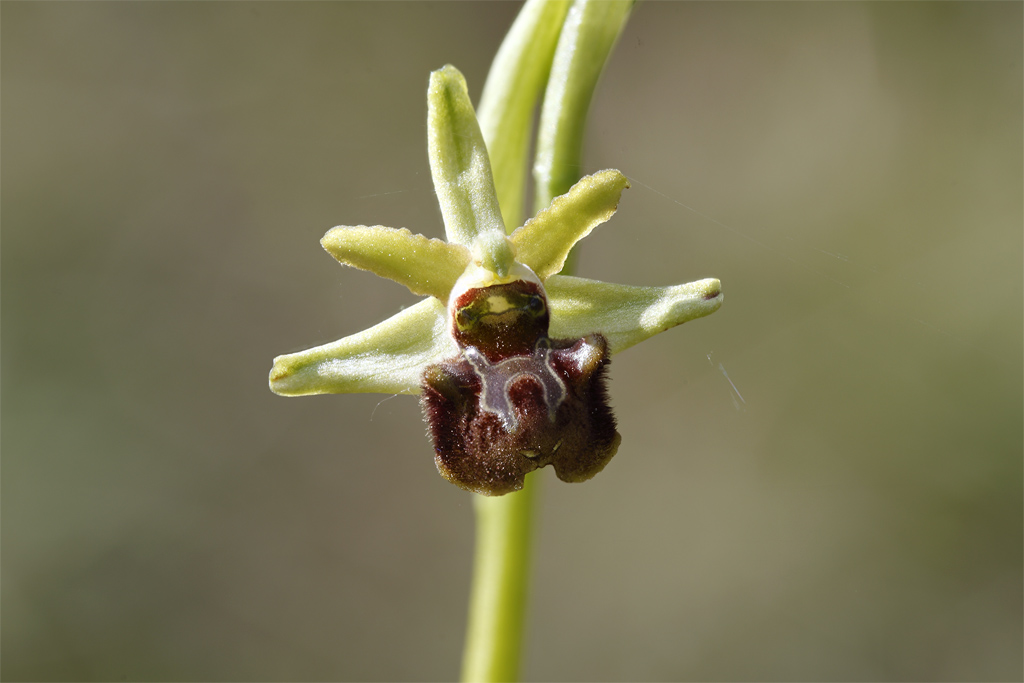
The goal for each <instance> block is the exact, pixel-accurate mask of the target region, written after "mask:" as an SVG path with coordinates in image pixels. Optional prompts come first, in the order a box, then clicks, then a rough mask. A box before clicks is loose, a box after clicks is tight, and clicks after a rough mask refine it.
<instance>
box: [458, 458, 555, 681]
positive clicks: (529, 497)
mask: <svg viewBox="0 0 1024 683" xmlns="http://www.w3.org/2000/svg"><path fill="white" fill-rule="evenodd" d="M537 485H538V482H537V481H535V480H534V475H532V474H531V475H529V476H527V477H526V485H525V486H524V487H523V489H522V490H521V491H517V492H516V493H510V494H507V495H504V496H500V497H497V498H488V497H486V496H474V506H475V508H476V524H477V527H476V557H475V559H474V562H473V577H474V580H473V588H472V591H471V593H470V611H469V623H470V628H469V630H468V632H467V634H466V649H465V651H464V654H463V660H462V680H463V681H515V680H518V679H519V666H520V660H521V659H522V658H521V656H520V653H521V652H522V640H523V623H524V619H525V615H526V603H527V594H528V593H527V590H528V587H529V586H528V584H529V577H530V571H529V568H530V547H531V542H530V541H531V533H532V527H533V507H534V500H535V498H536V496H535V493H536V489H537Z"/></svg>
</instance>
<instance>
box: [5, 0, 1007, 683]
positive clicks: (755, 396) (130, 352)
mask: <svg viewBox="0 0 1024 683" xmlns="http://www.w3.org/2000/svg"><path fill="white" fill-rule="evenodd" d="M518 7H519V6H518V4H515V3H426V2H422V3H411V4H406V3H379V4H378V3H309V4H306V3H302V4H290V3H252V4H250V3H245V2H238V3H106V2H92V3H82V4H72V3H3V4H2V7H0V14H2V29H0V30H2V40H0V46H2V47H0V50H2V52H0V61H2V78H0V80H2V83H3V93H2V95H3V96H2V116H0V119H2V146H3V159H2V196H3V203H2V215H0V220H2V238H3V249H2V278H3V281H2V315H3V324H2V389H3V396H2V406H3V415H2V419H3V429H2V467H3V470H2V541H3V547H2V551H3V552H2V573H3V582H2V603H3V610H2V647H3V652H2V676H3V678H4V679H6V680H55V679H62V680H122V679H129V680H331V679H339V680H395V679H407V680H445V679H451V678H453V677H455V676H457V674H458V666H459V659H460V650H461V643H462V635H463V628H464V621H465V612H466V604H467V603H466V600H467V585H468V581H469V568H470V557H471V549H472V532H473V520H472V506H471V499H470V496H469V495H468V494H466V493H464V492H462V491H460V490H458V489H456V488H454V487H453V486H451V485H450V484H448V483H447V482H445V481H444V480H442V479H441V477H439V476H438V475H437V473H436V471H435V469H434V464H433V461H432V457H431V456H432V454H431V449H430V446H429V444H428V442H427V440H426V438H425V436H424V425H423V423H422V421H421V418H420V415H419V408H418V405H417V403H416V401H415V400H414V399H412V398H409V397H397V398H393V399H392V398H389V397H385V396H376V395H367V396H330V397H315V398H306V399H283V398H279V397H277V396H274V395H272V394H271V393H270V392H269V391H268V390H267V373H268V371H269V369H270V363H271V358H272V357H273V356H275V355H277V354H280V353H284V352H288V351H294V350H298V349H300V348H305V347H307V346H311V345H313V344H316V343H320V342H325V341H330V340H333V339H335V338H338V337H341V336H343V335H346V334H350V333H352V332H356V331H358V330H361V329H363V328H364V327H367V326H369V325H371V324H373V323H375V322H377V321H379V320H382V319H384V318H385V317H387V316H388V315H390V314H392V313H394V312H395V311H396V310H398V309H399V308H400V307H402V306H406V305H409V304H411V303H413V302H414V301H416V298H415V297H413V296H412V295H410V294H409V293H408V292H406V291H405V290H404V289H402V288H401V287H399V286H397V285H395V284H393V283H391V282H388V281H385V280H380V279H378V278H376V277H374V276H372V275H369V274H367V273H363V272H359V271H355V270H349V269H345V268H342V267H339V266H338V265H337V264H336V263H335V262H334V261H333V260H332V259H331V258H330V257H329V256H327V255H326V254H325V253H324V252H323V251H322V250H321V248H320V246H319V244H318V240H319V238H320V237H321V236H322V234H323V233H324V232H325V231H326V230H327V229H328V228H330V227H332V226H334V225H337V224H350V225H354V224H360V223H367V224H377V223H380V224H384V225H391V226H395V227H402V226H404V227H408V228H410V229H412V230H413V231H414V232H423V233H425V234H427V235H431V236H440V235H441V234H442V226H441V222H440V214H439V211H438V208H437V204H436V202H435V199H434V196H433V193H432V187H431V183H430V174H429V170H428V167H427V157H426V136H425V132H426V131H425V121H426V98H425V92H426V83H427V76H428V73H429V71H430V70H432V69H435V68H438V67H440V66H442V65H443V64H445V63H449V62H450V63H453V64H455V65H457V66H458V67H459V68H460V69H462V70H463V72H464V73H465V74H466V77H467V79H468V81H469V84H470V91H471V94H472V95H473V97H474V98H476V97H478V96H479V93H480V90H481V88H482V86H483V79H484V77H485V75H486V73H487V70H488V67H489V64H490V60H491V59H492V57H493V55H494V52H495V50H496V49H497V46H498V44H499V42H500V40H501V38H502V36H503V35H504V33H505V31H506V29H507V28H508V26H509V25H510V23H511V22H512V20H513V18H514V16H515V14H516V12H517V11H518ZM1022 50H1024V45H1022V5H1021V4H1020V3H969V4H968V3H935V4H932V3H896V4H888V3H865V4H857V3H837V4H832V3H798V4H780V3H768V4H746V3H725V4H703V3H649V4H641V5H639V6H638V7H637V8H636V10H635V12H634V15H633V17H632V18H631V20H630V23H629V25H628V26H627V28H626V31H625V34H624V35H623V37H622V39H621V42H620V43H619V45H618V47H617V48H616V51H615V53H614V55H613V57H612V61H611V63H610V65H609V67H608V70H607V71H606V73H605V77H604V79H603V81H602V83H601V86H600V89H599V92H598V94H597V96H596V98H595V101H594V106H593V109H592V112H591V120H590V126H589V131H588V134H587V143H586V151H585V159H584V162H585V168H584V169H583V171H584V172H592V171H595V170H598V169H602V168H608V167H614V168H619V169H621V170H622V171H623V172H624V173H626V174H627V175H628V176H630V177H631V178H633V179H634V183H633V188H632V189H631V190H629V191H628V192H627V193H626V194H625V195H624V197H623V201H622V203H621V204H620V207H619V213H618V214H617V215H616V216H615V218H614V219H613V220H612V221H611V222H610V223H608V224H606V225H604V226H602V227H601V228H600V229H598V230H597V232H596V233H595V234H594V235H592V236H591V237H589V238H588V239H587V240H586V241H585V243H584V245H583V248H582V251H581V253H580V264H579V271H578V272H579V274H580V275H583V276H587V277H595V278H600V279H604V280H609V281H615V282H624V283H632V284H653V285H665V284H674V283H679V282H684V281H688V280H693V279H697V278H701V277H718V278H720V279H721V280H722V283H723V287H724V291H725V304H724V306H723V307H722V309H721V310H720V311H719V312H718V313H716V314H715V315H714V316H712V317H710V318H707V319H704V320H699V321H696V322H693V323H690V324H688V325H686V326H684V327H682V328H679V329H676V330H673V331H671V332H668V333H666V334H663V335H661V336H659V337H657V338H655V339H653V340H652V341H650V342H648V343H646V344H644V345H643V346H641V347H637V349H636V350H630V351H628V352H626V353H624V354H622V355H621V356H618V357H616V359H615V362H614V365H613V366H612V371H611V376H612V400H613V404H614V405H615V407H616V410H617V414H618V417H619V422H620V432H621V433H622V437H623V442H622V447H621V449H620V450H619V454H618V456H617V457H616V458H615V460H613V461H612V463H611V464H610V465H609V467H608V468H607V469H606V470H605V471H604V472H603V473H602V474H600V475H599V476H598V477H597V478H596V479H594V480H593V481H591V482H589V483H587V484H585V485H567V484H562V483H560V482H558V481H557V480H556V479H555V478H554V477H553V475H552V473H551V472H550V471H545V472H543V474H542V476H541V477H540V478H541V479H542V480H543V486H542V491H541V495H542V506H541V509H540V514H539V520H538V521H539V527H538V539H537V549H536V550H537V552H536V562H535V573H534V579H533V585H534V595H533V600H532V603H531V607H530V631H529V636H528V652H527V659H526V665H525V675H526V677H527V678H531V679H543V680H559V679H564V680H581V681H582V680H647V679H649V680H663V679H664V680H669V679H700V680H997V679H998V680H1020V679H1021V677H1022V675H1024V672H1022V588H1021V586H1022V520H1024V517H1022V451H1024V445H1022V430H1024V398H1022V396H1024V390H1022V376H1024V368H1022V357H1024V348H1022V335H1024V295H1022V281H1024V272H1022V258H1024V257H1022V253H1024V237H1022V194H1024V191H1022V187H1024V177H1022V81H1024V78H1022V68H1021V55H1022ZM730 380H731V382H732V383H733V384H734V385H735V391H734V389H733V387H732V386H731V385H730Z"/></svg>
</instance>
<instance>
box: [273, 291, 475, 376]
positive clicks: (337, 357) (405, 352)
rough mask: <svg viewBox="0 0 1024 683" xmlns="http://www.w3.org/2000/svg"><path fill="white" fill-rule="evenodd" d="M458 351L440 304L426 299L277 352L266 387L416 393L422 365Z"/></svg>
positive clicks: (435, 361)
mask: <svg viewBox="0 0 1024 683" xmlns="http://www.w3.org/2000/svg"><path fill="white" fill-rule="evenodd" d="M458 352H459V351H458V348H457V347H456V346H455V342H454V341H453V340H452V338H451V335H450V334H449V333H448V330H447V322H446V316H445V305H444V304H443V303H441V302H440V301H438V300H437V299H435V298H433V297H429V298H427V299H424V300H423V301H421V302H420V303H418V304H416V305H415V306H411V307H409V308H407V309H405V310H404V311H401V312H400V313H397V314H395V315H393V316H391V317H390V318H388V319H387V320H385V321H384V322H382V323H379V324H377V325H374V326H373V327H371V328H370V329H368V330H364V331H362V332H359V333H357V334H353V335H351V336H349V337H345V338H344V339H339V340H338V341H336V342H332V343H330V344H324V345H323V346H317V347H315V348H312V349H307V350H305V351H299V352H298V353H290V354H288V355H286V356H278V357H277V358H275V359H274V367H273V369H272V370H271V371H270V389H271V391H273V392H274V393H275V394H280V395H282V396H307V395H310V394H348V393H363V392H371V393H381V394H418V393H420V383H421V381H422V374H423V369H424V368H425V367H426V366H427V365H430V364H432V363H437V362H438V361H440V360H442V359H444V358H451V357H453V356H455V355H456V354H458Z"/></svg>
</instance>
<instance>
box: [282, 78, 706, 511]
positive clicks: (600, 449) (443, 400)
mask: <svg viewBox="0 0 1024 683" xmlns="http://www.w3.org/2000/svg"><path fill="white" fill-rule="evenodd" d="M427 123H428V125H427V128H428V151H429V157H430V169H431V175H432V178H433V182H434V188H435V191H436V193H437V197H438V201H439V203H440V205H441V213H442V217H443V220H444V225H445V233H446V235H447V241H442V240H438V239H428V238H427V237H424V236H422V235H417V234H413V233H411V232H410V231H409V230H406V229H394V228H387V227H383V226H355V227H336V228H333V229H332V230H330V231H328V232H327V234H326V235H325V236H324V238H323V239H322V240H321V244H322V245H323V247H324V249H326V250H327V252H328V253H330V254H331V255H332V256H333V257H334V258H335V259H337V260H338V261H340V262H341V263H343V264H345V265H349V266H354V267H356V268H360V269H363V270H368V271H371V272H373V273H375V274H377V275H380V276H381V277H386V278H389V279H391V280H394V281H395V282H398V283H400V284H402V285H405V286H406V287H408V288H409V290H410V291H412V292H413V293H414V294H420V295H425V296H426V298H425V299H424V300H423V301H421V302H420V303H418V304H416V305H414V306H411V307H409V308H407V309H405V310H403V311H401V312H399V313H397V314H395V315H394V316H392V317H391V318H389V319H387V320H385V321H384V322H381V323H379V324H378V325H375V326H373V327H371V328H369V329H367V330H364V331H363V332H359V333H357V334H354V335H351V336H348V337H345V338H343V339H340V340H338V341H336V342H333V343H330V344H325V345H323V346H318V347H315V348H311V349H308V350H306V351H300V352H298V353H292V354H288V355H284V356H278V357H277V358H275V359H274V367H273V369H272V370H271V373H270V388H271V390H273V391H274V392H275V393H278V394H281V395H283V396H302V395H308V394H329V393H335V394H337V393H351V392H379V393H387V394H421V396H422V397H421V402H422V404H423V408H424V414H425V416H426V419H427V422H428V424H429V427H430V433H431V437H432V439H433V443H434V452H435V462H436V463H437V466H438V469H439V471H440V472H441V474H442V475H444V476H445V477H446V478H448V479H449V480H450V481H452V482H453V483H455V484H457V485H459V486H461V487H463V488H465V489H468V490H471V491H475V492H477V493H482V494H488V495H501V494H504V493H508V492H510V491H515V490H518V489H519V488H521V487H522V485H523V481H524V477H525V475H526V474H527V473H528V472H530V471H533V470H535V469H537V468H538V467H543V466H545V465H549V464H550V465H553V466H554V468H555V471H556V474H557V475H558V476H559V478H561V479H563V480H566V481H582V480H585V479H589V478H590V477H592V476H593V475H594V474H596V473H597V472H599V471H600V470H601V469H602V468H603V467H604V466H605V464H607V462H608V461H609V460H610V459H611V457H612V456H613V455H614V454H615V452H616V450H617V448H618V445H619V441H620V437H619V434H618V433H617V432H616V428H615V420H614V417H613V415H612V412H611V409H610V408H609V407H608V401H607V395H606V390H605V384H604V381H605V379H604V378H605V372H606V367H607V365H608V362H609V357H610V356H611V355H613V354H615V353H618V352H620V351H623V350H625V349H627V348H629V347H631V346H633V345H634V344H637V343H639V342H641V341H643V340H645V339H647V338H649V337H651V336H653V335H655V334H657V333H659V332H662V331H664V330H667V329H669V328H671V327H674V326H676V325H679V324H681V323H684V322H687V321H689V320H693V319H695V318H700V317H703V316H705V315H709V314H710V313H713V312H714V311H715V310H717V309H718V307H719V306H721V304H722V293H721V285H720V283H719V281H718V280H716V279H704V280H698V281H696V282H691V283H688V284H683V285H677V286H672V287H635V286H627V285H618V284H609V283H605V282H599V281H595V280H587V279H583V278H578V277H569V276H563V275H559V274H558V273H559V271H560V270H561V269H562V267H563V265H564V263H565V260H566V257H567V256H568V254H569V250H570V249H572V247H573V245H575V244H576V242H578V241H579V240H580V239H582V238H583V237H585V236H587V235H588V234H589V233H590V232H591V231H592V230H593V229H594V228H595V227H596V226H598V225H600V224H601V223H604V222H605V221H607V220H609V219H610V218H611V216H612V215H613V214H614V213H615V211H616V209H617V207H618V203H619V198H620V195H621V194H622V191H623V190H624V189H626V188H628V187H629V182H628V181H627V179H626V177H625V176H624V175H623V174H622V173H620V172H619V171H616V170H606V171H601V172H599V173H595V174H593V175H590V176H587V177H585V178H583V179H582V180H580V181H579V182H578V183H576V184H575V185H574V186H573V187H572V188H571V189H570V190H569V192H568V193H566V194H564V195H562V196H560V197H556V198H555V199H554V200H553V201H552V202H551V204H550V206H548V207H547V208H546V209H544V210H542V211H540V212H539V213H538V214H537V215H536V216H534V217H533V218H531V219H530V220H528V221H527V222H526V224H525V225H523V226H521V227H519V228H517V229H515V230H514V231H512V232H511V234H507V233H506V226H505V225H504V222H503V219H502V214H501V209H500V207H499V205H498V198H497V195H496V193H495V188H494V181H493V179H492V171H491V164H490V160H489V158H488V154H487V148H486V145H485V144H484V139H483V136H482V135H481V132H480V127H479V124H478V123H477V119H476V116H475V113H474V110H473V106H472V104H471V102H470V99H469V94H468V90H467V87H466V81H465V79H464V78H463V76H462V74H461V73H460V72H459V71H458V70H457V69H455V68H454V67H452V66H445V67H444V68H442V69H439V70H438V71H435V72H433V73H432V74H431V77H430V85H429V88H428V117H427Z"/></svg>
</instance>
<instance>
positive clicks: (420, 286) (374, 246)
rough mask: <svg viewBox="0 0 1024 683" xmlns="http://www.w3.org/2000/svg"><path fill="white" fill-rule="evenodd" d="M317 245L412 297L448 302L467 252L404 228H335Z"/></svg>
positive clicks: (460, 246) (458, 246) (376, 226)
mask: <svg viewBox="0 0 1024 683" xmlns="http://www.w3.org/2000/svg"><path fill="white" fill-rule="evenodd" d="M320 244H321V245H323V248H324V249H326V250H327V253H329V254H330V255H331V256H333V257H334V258H336V259H337V260H338V261H339V262H341V263H343V264H345V265H347V266H353V267H355V268H359V269H360V270H368V271H370V272H371V273H374V274H376V275H380V276H381V277H386V278H388V279H389V280H394V281H395V282H397V283H399V284H401V285H405V286H406V287H408V288H409V290H410V291H411V292H412V293H413V294H427V295H430V296H435V297H437V298H438V299H440V300H441V301H446V300H447V299H448V294H449V292H451V291H452V285H454V284H455V281H456V280H458V279H459V276H460V275H462V272H463V271H464V270H465V269H466V266H467V265H469V260H470V253H469V249H467V248H466V247H463V246H462V245H459V244H449V243H448V242H444V241H442V240H436V239H428V238H426V237H424V236H423V235H414V234H413V233H411V232H409V231H408V230H406V229H405V228H402V229H395V228H386V227H384V226H382V225H375V226H365V225H357V226H352V227H348V226H339V227H337V228H332V229H330V230H328V231H327V234H326V235H324V237H323V239H321V240H320Z"/></svg>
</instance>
